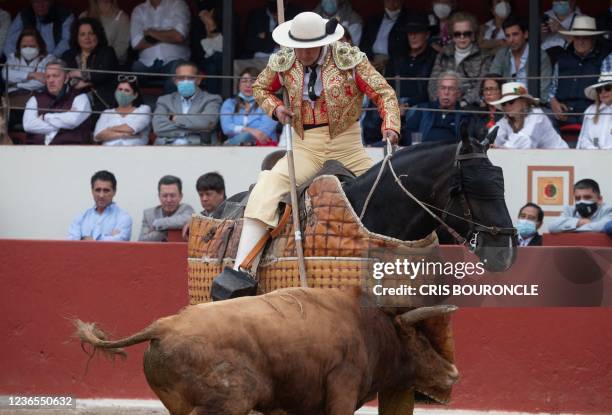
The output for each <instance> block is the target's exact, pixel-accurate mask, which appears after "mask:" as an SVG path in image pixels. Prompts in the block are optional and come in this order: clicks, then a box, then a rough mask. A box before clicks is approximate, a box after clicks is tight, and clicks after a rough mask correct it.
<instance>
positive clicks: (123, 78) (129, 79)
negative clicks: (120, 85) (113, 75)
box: [117, 75, 136, 82]
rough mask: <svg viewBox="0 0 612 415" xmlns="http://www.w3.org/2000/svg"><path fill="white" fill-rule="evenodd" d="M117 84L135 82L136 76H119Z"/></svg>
mask: <svg viewBox="0 0 612 415" xmlns="http://www.w3.org/2000/svg"><path fill="white" fill-rule="evenodd" d="M117 81H118V82H136V75H119V76H118V77H117Z"/></svg>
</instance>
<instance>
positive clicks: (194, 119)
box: [174, 96, 221, 131]
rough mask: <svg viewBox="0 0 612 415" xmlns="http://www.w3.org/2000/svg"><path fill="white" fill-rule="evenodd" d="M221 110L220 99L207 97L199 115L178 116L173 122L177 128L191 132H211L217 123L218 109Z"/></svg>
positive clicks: (218, 97)
mask: <svg viewBox="0 0 612 415" xmlns="http://www.w3.org/2000/svg"><path fill="white" fill-rule="evenodd" d="M220 108H221V97H220V96H213V97H209V99H208V101H207V102H206V104H205V105H204V107H203V108H202V109H201V111H200V113H199V114H197V115H196V114H178V115H176V116H175V118H174V121H175V123H176V125H178V126H179V127H183V128H186V129H188V130H191V131H212V130H213V129H214V128H215V127H216V126H217V123H218V122H219V115H218V114H219V109H220Z"/></svg>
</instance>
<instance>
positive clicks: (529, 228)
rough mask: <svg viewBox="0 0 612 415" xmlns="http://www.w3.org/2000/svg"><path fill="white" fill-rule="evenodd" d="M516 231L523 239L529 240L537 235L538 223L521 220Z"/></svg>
mask: <svg viewBox="0 0 612 415" xmlns="http://www.w3.org/2000/svg"><path fill="white" fill-rule="evenodd" d="M516 229H517V231H518V233H519V235H521V238H529V237H531V236H533V235H535V234H536V223H535V222H534V221H532V220H529V219H519V220H518V222H517V223H516Z"/></svg>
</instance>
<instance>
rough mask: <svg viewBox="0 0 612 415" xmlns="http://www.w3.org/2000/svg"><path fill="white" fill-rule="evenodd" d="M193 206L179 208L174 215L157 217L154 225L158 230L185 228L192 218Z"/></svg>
mask: <svg viewBox="0 0 612 415" xmlns="http://www.w3.org/2000/svg"><path fill="white" fill-rule="evenodd" d="M192 214H193V208H192V207H191V206H189V205H184V207H181V208H179V211H178V212H176V213H175V214H174V215H172V216H166V217H163V218H157V219H155V220H154V221H153V227H154V228H155V230H157V231H165V230H168V229H183V226H185V224H186V223H189V221H190V220H191V215H192Z"/></svg>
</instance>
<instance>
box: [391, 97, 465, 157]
mask: <svg viewBox="0 0 612 415" xmlns="http://www.w3.org/2000/svg"><path fill="white" fill-rule="evenodd" d="M417 108H432V109H439V108H440V103H439V102H438V101H437V100H436V101H433V102H427V103H425V104H419V105H417ZM455 109H460V108H459V104H457V105H456V106H455ZM435 114H436V112H432V111H420V110H414V109H411V110H409V111H407V112H406V125H405V126H404V128H403V130H402V137H401V139H400V145H402V146H409V145H411V144H412V133H417V132H420V133H421V134H422V141H423V142H427V141H436V140H437V139H438V138H436V137H430V136H429V132H430V131H431V128H432V127H433V123H434V116H435ZM450 116H451V117H455V120H454V121H455V136H456V137H457V139H458V137H459V127H460V126H461V123H462V122H463V121H464V120H465V121H469V119H468V118H469V114H463V113H459V112H455V113H451V114H450Z"/></svg>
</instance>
